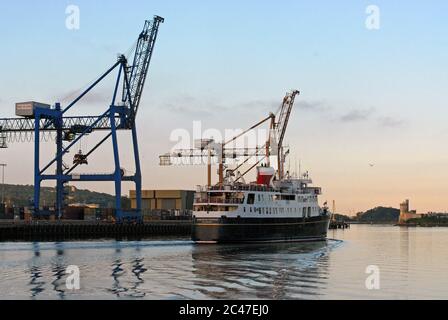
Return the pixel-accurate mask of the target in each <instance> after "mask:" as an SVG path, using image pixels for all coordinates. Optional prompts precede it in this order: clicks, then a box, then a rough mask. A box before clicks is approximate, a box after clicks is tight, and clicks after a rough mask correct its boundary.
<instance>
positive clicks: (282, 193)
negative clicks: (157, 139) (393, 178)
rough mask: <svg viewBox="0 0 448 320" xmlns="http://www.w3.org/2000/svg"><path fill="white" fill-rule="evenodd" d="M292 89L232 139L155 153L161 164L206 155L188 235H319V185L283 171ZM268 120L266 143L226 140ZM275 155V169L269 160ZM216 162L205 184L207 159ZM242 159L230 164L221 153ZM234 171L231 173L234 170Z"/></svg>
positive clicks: (323, 225) (324, 216)
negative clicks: (251, 177) (249, 145)
mask: <svg viewBox="0 0 448 320" xmlns="http://www.w3.org/2000/svg"><path fill="white" fill-rule="evenodd" d="M298 94H299V92H298V91H292V92H291V93H288V94H287V95H286V96H285V98H284V99H283V103H282V105H281V107H280V110H279V112H278V114H277V115H274V114H273V113H271V114H270V115H269V117H267V118H266V119H264V120H262V121H260V122H259V123H257V124H256V125H255V126H252V127H251V128H250V129H248V130H246V131H245V132H243V133H241V134H240V135H238V136H236V137H234V138H233V139H231V140H229V141H227V142H223V143H219V144H217V143H215V142H214V141H213V140H211V139H207V140H202V141H198V142H197V143H196V144H197V146H196V148H195V149H189V150H176V151H174V152H173V153H171V154H165V155H163V156H161V164H163V165H169V164H172V161H174V159H176V158H181V157H188V158H189V159H193V158H195V157H201V158H203V157H207V158H208V184H207V186H204V187H202V186H200V187H198V189H197V191H196V194H195V200H194V208H193V220H194V221H193V230H192V239H193V241H195V242H197V243H241V242H284V241H315V240H325V239H326V236H327V230H328V226H329V223H330V212H329V210H328V208H327V206H326V203H324V205H323V206H322V207H320V206H319V202H318V196H319V195H320V194H321V188H319V187H313V186H311V185H312V181H311V179H310V178H309V175H308V173H305V174H303V175H302V174H299V175H298V176H295V175H290V174H289V172H285V169H284V165H285V159H286V156H287V154H289V150H286V151H285V150H284V149H286V148H285V147H284V146H283V138H284V136H285V132H286V127H287V125H288V121H289V117H290V114H291V110H292V107H293V105H294V99H295V97H296V96H297V95H298ZM267 121H270V133H269V137H268V138H267V141H266V144H265V145H263V146H261V147H257V148H255V150H251V151H249V150H248V149H236V148H230V147H228V145H229V144H230V143H231V142H234V141H235V140H236V139H237V138H240V137H241V136H242V135H244V134H245V133H247V132H248V131H249V130H253V129H254V128H256V127H257V126H259V125H261V124H263V123H265V122H267ZM271 156H276V157H277V169H274V168H273V167H271V165H270V158H271ZM213 157H216V158H217V159H218V163H219V169H218V174H219V182H218V183H217V184H216V185H212V184H211V176H210V175H211V159H212V158H213ZM239 157H243V158H245V159H246V160H245V161H243V162H242V163H241V164H239V165H238V166H237V167H236V168H230V165H228V164H227V159H236V158H239ZM250 157H255V159H256V161H255V164H254V165H252V166H251V167H250V168H249V169H248V170H246V171H245V172H244V173H242V174H241V173H240V172H239V171H238V169H240V168H241V167H242V165H243V164H246V163H247V159H249V158H250ZM254 168H256V170H257V176H256V181H254V182H251V183H245V182H244V178H243V176H245V175H246V174H247V173H248V172H249V171H250V170H252V169H254ZM235 173H236V174H235Z"/></svg>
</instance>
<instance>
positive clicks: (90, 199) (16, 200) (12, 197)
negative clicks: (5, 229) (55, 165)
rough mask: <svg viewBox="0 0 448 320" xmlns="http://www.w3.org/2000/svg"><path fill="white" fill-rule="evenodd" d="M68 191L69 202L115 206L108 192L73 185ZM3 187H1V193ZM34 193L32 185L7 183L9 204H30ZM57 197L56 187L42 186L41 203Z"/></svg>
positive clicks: (107, 206)
mask: <svg viewBox="0 0 448 320" xmlns="http://www.w3.org/2000/svg"><path fill="white" fill-rule="evenodd" d="M66 191H67V192H68V196H67V198H66V199H67V200H66V203H67V204H73V203H82V204H99V205H100V207H102V208H114V207H115V197H114V196H113V195H110V194H107V193H100V192H94V191H89V190H80V189H77V188H75V187H73V186H70V187H68V188H66ZM1 192H2V188H1V187H0V195H1ZM33 195H34V187H33V186H32V185H5V202H6V204H7V205H10V206H12V205H15V206H19V207H24V206H30V205H31V203H32V199H33ZM55 197H56V190H55V188H51V187H42V189H41V205H42V206H44V205H47V206H52V205H53V204H54V201H55ZM124 200H125V202H124V206H125V207H128V206H129V199H128V198H124Z"/></svg>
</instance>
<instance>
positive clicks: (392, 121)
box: [377, 117, 404, 128]
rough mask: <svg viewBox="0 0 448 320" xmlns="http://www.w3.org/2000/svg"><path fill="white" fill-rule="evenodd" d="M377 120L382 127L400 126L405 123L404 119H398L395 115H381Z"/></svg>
mask: <svg viewBox="0 0 448 320" xmlns="http://www.w3.org/2000/svg"><path fill="white" fill-rule="evenodd" d="M377 120H378V124H379V125H380V126H382V127H390V128H394V127H400V126H402V125H403V124H404V121H403V119H398V118H395V117H379V118H378V119H377Z"/></svg>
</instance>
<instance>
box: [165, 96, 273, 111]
mask: <svg viewBox="0 0 448 320" xmlns="http://www.w3.org/2000/svg"><path fill="white" fill-rule="evenodd" d="M279 105H280V103H279V101H275V100H268V99H267V100H262V99H255V100H249V101H243V102H241V103H237V104H229V105H224V104H222V103H220V102H217V101H215V100H210V99H196V98H194V97H191V96H188V95H184V96H179V97H177V98H174V99H172V100H171V101H170V102H167V103H164V107H165V108H167V109H168V110H170V111H172V112H178V113H182V114H187V115H194V116H211V115H213V114H216V113H218V112H230V111H232V112H235V111H237V112H246V111H249V112H252V111H253V110H257V112H258V111H259V112H260V113H263V112H264V113H268V112H269V111H272V112H275V111H277V109H278V107H279Z"/></svg>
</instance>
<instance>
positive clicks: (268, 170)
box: [257, 167, 275, 186]
mask: <svg viewBox="0 0 448 320" xmlns="http://www.w3.org/2000/svg"><path fill="white" fill-rule="evenodd" d="M274 175H275V169H274V168H272V167H257V184H264V185H266V186H270V185H271V183H272V179H273V178H274Z"/></svg>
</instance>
